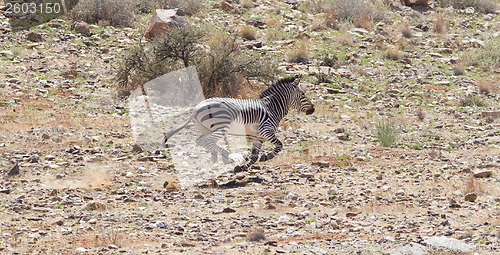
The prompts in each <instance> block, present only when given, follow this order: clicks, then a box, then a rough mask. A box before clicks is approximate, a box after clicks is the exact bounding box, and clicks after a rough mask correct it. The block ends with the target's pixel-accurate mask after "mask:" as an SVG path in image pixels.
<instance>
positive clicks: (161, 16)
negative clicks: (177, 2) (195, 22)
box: [144, 9, 188, 39]
mask: <svg viewBox="0 0 500 255" xmlns="http://www.w3.org/2000/svg"><path fill="white" fill-rule="evenodd" d="M186 24H188V19H187V17H186V13H185V12H184V11H183V10H181V9H156V11H155V13H154V14H153V17H152V18H151V22H150V24H149V27H148V29H147V30H146V33H145V35H144V36H145V37H146V38H148V39H153V38H155V37H158V36H161V35H165V34H166V33H167V31H168V30H169V29H170V28H172V27H176V26H184V25H186Z"/></svg>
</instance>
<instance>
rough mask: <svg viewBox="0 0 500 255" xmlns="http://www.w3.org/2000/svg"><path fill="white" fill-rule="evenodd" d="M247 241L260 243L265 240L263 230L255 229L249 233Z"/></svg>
mask: <svg viewBox="0 0 500 255" xmlns="http://www.w3.org/2000/svg"><path fill="white" fill-rule="evenodd" d="M247 239H248V241H250V242H260V241H266V240H267V238H266V234H265V233H264V230H263V229H261V228H257V229H254V230H252V231H250V232H249V233H248V235H247Z"/></svg>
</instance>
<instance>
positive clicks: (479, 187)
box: [465, 174, 484, 195]
mask: <svg viewBox="0 0 500 255" xmlns="http://www.w3.org/2000/svg"><path fill="white" fill-rule="evenodd" d="M469 193H476V194H477V195H479V194H484V188H483V183H482V182H481V181H480V180H477V179H476V178H475V177H474V175H472V174H471V175H470V176H469V179H468V180H467V182H466V183H465V194H469Z"/></svg>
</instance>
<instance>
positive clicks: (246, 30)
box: [240, 26, 255, 41]
mask: <svg viewBox="0 0 500 255" xmlns="http://www.w3.org/2000/svg"><path fill="white" fill-rule="evenodd" d="M240 34H241V37H243V38H244V39H246V40H249V41H252V40H255V29H254V28H253V27H251V26H242V27H240Z"/></svg>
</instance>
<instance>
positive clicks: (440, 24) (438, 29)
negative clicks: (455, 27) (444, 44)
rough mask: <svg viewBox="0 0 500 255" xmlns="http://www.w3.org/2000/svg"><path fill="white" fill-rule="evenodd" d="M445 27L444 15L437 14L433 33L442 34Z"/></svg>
mask: <svg viewBox="0 0 500 255" xmlns="http://www.w3.org/2000/svg"><path fill="white" fill-rule="evenodd" d="M445 26H446V20H445V18H444V15H443V14H441V13H438V14H437V15H436V22H435V23H434V32H435V33H438V34H442V33H444V31H445Z"/></svg>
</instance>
